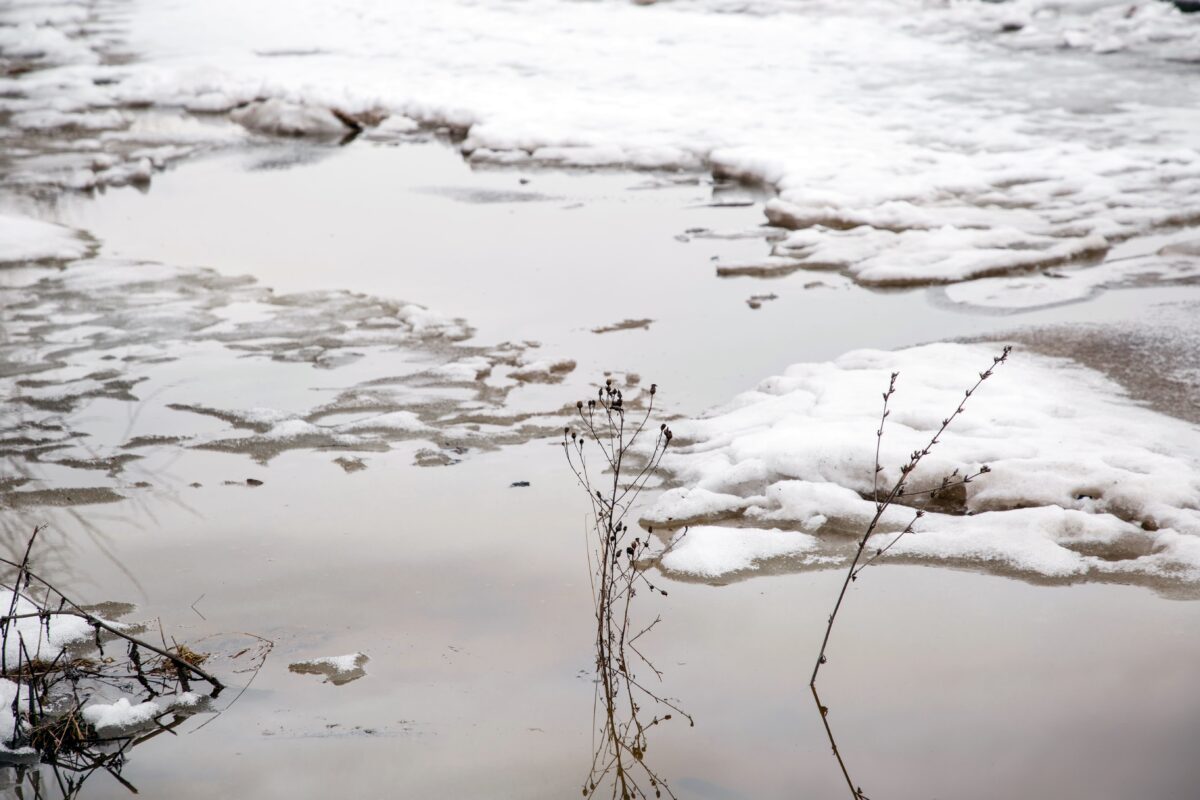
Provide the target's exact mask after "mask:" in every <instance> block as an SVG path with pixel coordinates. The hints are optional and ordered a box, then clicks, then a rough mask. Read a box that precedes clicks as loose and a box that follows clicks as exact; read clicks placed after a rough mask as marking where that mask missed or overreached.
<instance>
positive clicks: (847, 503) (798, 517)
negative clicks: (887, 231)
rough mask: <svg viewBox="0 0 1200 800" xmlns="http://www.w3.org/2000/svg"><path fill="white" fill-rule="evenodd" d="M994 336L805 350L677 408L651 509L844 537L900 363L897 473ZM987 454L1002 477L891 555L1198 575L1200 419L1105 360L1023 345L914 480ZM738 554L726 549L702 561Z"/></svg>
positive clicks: (867, 513) (929, 481) (660, 521)
mask: <svg viewBox="0 0 1200 800" xmlns="http://www.w3.org/2000/svg"><path fill="white" fill-rule="evenodd" d="M998 348H999V345H996V346H990V345H966V344H933V345H925V346H922V347H915V348H911V349H907V350H900V351H896V352H884V351H874V350H860V351H854V352H851V353H847V354H846V355H844V356H842V357H841V358H839V359H837V360H836V361H833V362H826V363H809V364H797V365H794V366H792V367H790V368H789V369H788V370H787V371H786V372H785V373H784V374H783V375H780V376H776V377H772V378H768V379H767V380H765V381H763V382H762V383H760V384H759V386H758V387H757V388H756V389H755V390H753V391H750V392H747V393H744V394H742V395H739V396H738V397H737V398H736V399H735V400H734V401H733V402H732V403H731V404H730V405H729V406H727V407H725V408H723V409H720V410H719V411H717V412H715V413H714V414H713V415H712V416H709V417H707V418H703V419H698V420H694V421H689V422H679V423H672V427H673V429H674V431H675V434H676V444H677V445H679V446H673V447H672V449H671V451H669V452H668V455H667V457H666V459H665V460H664V462H663V465H664V467H665V468H666V469H667V470H669V471H670V472H671V473H672V474H673V477H674V478H675V480H677V481H679V482H681V483H682V484H683V485H684V486H683V488H681V489H677V490H673V491H671V492H667V493H666V494H664V495H663V496H662V498H661V499H660V500H659V501H658V503H657V504H656V506H655V507H654V508H653V509H651V511H650V512H649V513H648V514H647V515H646V521H647V522H648V523H652V524H655V525H672V526H678V525H682V524H688V523H692V522H696V521H702V522H713V521H719V520H723V519H726V520H739V521H740V523H741V524H753V525H756V526H760V527H763V526H778V527H784V528H788V529H791V530H798V531H803V532H808V533H813V534H817V535H818V536H819V537H824V538H825V539H826V540H827V541H836V542H840V543H842V544H843V545H845V544H848V543H849V541H850V535H851V534H856V533H860V532H861V531H862V530H863V527H864V526H865V524H866V523H867V521H868V520H869V519H870V518H871V516H872V514H873V511H874V506H873V503H872V502H871V500H870V499H869V498H870V497H871V494H872V491H873V483H872V474H873V460H874V455H875V453H874V444H875V430H876V428H877V427H878V424H879V414H880V411H881V399H880V393H881V392H882V391H883V389H885V388H886V387H887V385H888V379H889V375H890V373H891V372H893V371H898V372H899V373H900V378H899V380H898V383H897V393H896V395H895V396H894V398H893V400H892V404H891V409H892V410H891V413H890V415H889V417H888V420H887V424H886V427H885V429H884V437H883V442H882V449H881V456H880V458H881V461H880V463H881V464H882V465H884V471H883V473H882V474H881V481H880V482H881V485H885V486H890V485H891V483H893V482H894V481H895V480H896V479H897V478H898V477H899V471H898V470H899V466H900V464H902V463H904V462H905V461H906V460H907V458H908V455H909V453H910V452H912V451H913V450H916V449H919V448H921V447H923V446H924V445H925V443H926V442H927V441H928V440H929V438H930V437H931V436H932V434H933V433H934V431H936V430H937V428H938V427H940V425H941V423H942V420H943V419H944V418H946V417H947V416H949V414H950V413H951V412H952V411H953V410H954V409H955V407H956V406H957V405H958V403H959V401H960V400H962V399H963V390H964V388H967V387H969V386H970V385H971V384H973V383H974V382H975V380H977V378H978V374H977V373H978V372H979V371H980V370H983V369H985V368H987V367H988V366H989V365H990V364H991V360H992V355H993V354H994V353H995V352H996V351H997V350H998ZM983 464H986V465H988V466H989V467H990V468H991V472H990V473H989V474H987V475H984V476H982V477H980V478H978V479H976V480H974V481H972V482H971V483H970V484H969V485H967V486H966V487H965V493H964V494H963V495H961V496H960V497H958V498H957V499H951V500H950V501H947V502H949V505H948V506H946V505H943V506H930V507H929V513H928V514H927V515H926V516H925V517H924V518H922V519H921V520H920V522H919V523H918V527H917V531H918V532H917V533H916V534H914V535H911V536H906V537H904V538H903V539H901V540H900V542H899V543H898V544H897V545H896V546H895V548H894V549H893V550H892V553H894V554H896V555H904V556H909V557H914V558H920V559H926V560H934V561H939V560H955V561H963V562H968V563H976V564H986V565H991V566H994V567H998V568H1004V569H1009V570H1017V571H1021V572H1025V573H1033V574H1038V575H1043V576H1048V577H1056V578H1061V577H1071V576H1080V577H1082V576H1089V575H1100V574H1108V575H1112V574H1122V573H1123V574H1126V575H1130V576H1138V577H1141V578H1146V577H1157V578H1168V579H1171V580H1175V581H1184V582H1189V583H1194V582H1198V581H1200V429H1197V428H1196V427H1195V426H1194V425H1191V424H1189V423H1187V422H1184V421H1181V420H1178V419H1175V418H1173V417H1169V416H1166V415H1163V414H1160V413H1158V412H1156V411H1152V410H1150V409H1147V408H1144V407H1141V406H1138V405H1137V404H1135V403H1134V402H1133V401H1131V400H1130V399H1129V397H1128V396H1127V394H1126V393H1125V391H1124V390H1123V389H1122V388H1121V387H1120V386H1118V385H1117V384H1115V383H1114V382H1112V381H1111V380H1109V379H1108V378H1106V377H1105V376H1103V375H1102V374H1100V373H1098V372H1095V371H1093V370H1090V369H1087V368H1084V367H1082V366H1080V365H1078V364H1076V363H1074V362H1071V361H1068V360H1065V359H1057V358H1050V357H1045V356H1038V355H1035V354H1032V353H1026V352H1018V353H1016V354H1015V355H1014V356H1013V357H1012V359H1011V361H1010V363H1009V364H1007V365H1004V366H1003V367H1001V368H1000V369H999V370H998V372H997V374H996V375H995V376H994V377H993V378H992V379H991V380H989V381H987V382H986V383H985V384H984V385H983V387H982V388H981V389H980V390H979V392H978V393H977V394H976V395H975V396H973V397H971V398H970V400H969V402H968V403H967V405H966V411H965V413H964V414H963V415H962V416H961V417H960V418H959V419H957V420H955V421H954V423H953V425H952V427H951V428H950V430H949V432H948V433H946V434H944V435H943V436H942V437H941V440H940V443H939V444H938V445H937V446H936V447H935V448H934V449H933V450H932V452H931V454H930V455H929V456H928V457H926V458H925V460H924V461H923V462H922V464H921V466H920V467H919V468H918V470H917V472H916V473H915V474H914V476H913V478H912V479H911V481H910V484H909V488H910V493H911V492H915V491H919V490H921V489H926V488H932V487H934V486H936V485H938V483H939V482H940V479H941V477H942V476H943V475H947V474H950V473H952V472H953V471H954V470H958V471H959V473H960V474H966V473H969V472H973V471H975V470H977V469H978V468H979V466H980V465H983ZM964 512H965V513H964ZM912 517H913V512H912V510H911V509H909V508H905V507H903V506H893V507H892V508H891V509H890V511H889V513H888V514H887V515H885V517H884V520H883V523H884V527H885V528H886V529H889V530H892V531H896V530H899V529H902V528H903V527H904V525H906V524H907V523H908V521H909V520H911V519H912ZM693 530H695V529H694V528H693ZM744 535H745V534H744V533H743V532H742V530H741V529H738V530H737V531H736V532H735V533H732V534H731V536H737V537H741V536H744ZM689 536H690V534H689ZM829 537H833V538H832V539H830V538H829ZM719 540H720V537H719V536H717V535H716V534H715V533H713V532H711V531H710V530H709V529H705V533H703V534H702V536H701V537H698V538H697V539H696V540H694V543H693V544H692V545H691V548H692V550H691V556H690V557H691V558H693V559H694V560H695V561H696V562H697V563H705V564H718V565H719V564H723V563H725V562H723V561H722V559H725V558H726V557H727V556H726V554H725V553H724V552H723V551H722V550H721V548H727V547H731V548H736V547H737V546H736V545H732V544H725V543H723V542H722V543H719V544H717V543H716V542H719ZM887 540H888V539H887V538H886V537H881V538H880V539H879V542H880V544H882V543H884V542H886V541H887ZM703 550H711V551H712V552H711V553H703V552H701V551H703ZM664 566H665V567H667V568H671V566H672V563H671V562H670V561H669V560H664ZM741 568H743V565H742V562H738V561H736V560H732V559H731V560H728V563H727V564H726V565H725V566H724V567H723V568H722V569H721V570H718V569H717V568H715V567H714V568H712V569H710V570H709V572H707V573H705V574H709V575H713V574H720V572H721V571H728V570H737V569H741Z"/></svg>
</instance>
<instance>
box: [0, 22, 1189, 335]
mask: <svg viewBox="0 0 1200 800" xmlns="http://www.w3.org/2000/svg"><path fill="white" fill-rule="evenodd" d="M47 13H49V12H47ZM43 16H44V15H41V14H34V13H33V12H31V11H30V10H29V9H28V8H24V7H23V8H21V9H15V10H13V11H12V12H6V13H0V17H5V18H6V19H8V21H10V22H11V23H13V26H12V27H10V28H6V29H0V30H2V31H4V33H3V35H2V36H0V49H3V48H7V49H6V50H5V52H9V51H11V52H12V53H24V54H26V56H28V57H33V55H31V54H36V53H41V52H45V53H48V54H53V58H54V59H56V62H55V63H63V64H69V65H70V66H69V68H68V67H63V68H60V69H51V70H45V71H41V72H40V73H35V74H33V75H31V76H26V77H22V78H19V79H12V80H11V81H9V82H10V83H12V84H13V86H19V87H20V91H19V92H17V93H14V94H13V96H11V97H9V96H6V95H0V110H9V111H12V112H14V113H15V114H16V117H15V119H16V121H17V123H18V124H20V123H21V121H22V120H24V121H25V122H26V124H38V125H50V124H55V125H57V124H72V125H74V126H77V127H78V126H87V127H92V126H95V127H97V128H100V129H102V131H103V133H102V136H103V137H106V138H104V140H103V141H104V143H105V151H106V153H112V154H115V156H116V158H117V163H113V164H109V165H107V166H105V167H103V168H99V169H97V168H95V167H94V166H93V165H91V163H90V162H89V161H87V160H86V159H84V158H83V157H82V154H75V155H76V156H78V157H73V159H74V160H72V159H67V160H66V161H64V160H63V158H61V157H60V158H58V160H56V161H54V162H53V163H51V162H46V163H42V162H38V161H36V159H35V160H34V161H33V162H32V163H31V164H26V165H25V167H26V169H24V170H23V171H21V172H20V173H19V178H20V180H21V181H27V182H37V181H39V180H48V181H55V182H58V183H60V184H61V185H66V186H72V187H78V188H88V187H92V186H99V185H106V184H108V183H121V182H125V183H128V182H131V181H134V180H145V179H146V178H147V177H148V173H146V172H145V170H144V169H142V170H140V171H138V172H134V173H130V172H128V171H126V170H124V169H123V166H122V165H123V164H125V162H127V161H128V162H130V163H132V162H133V161H135V160H137V159H138V158H140V157H135V155H134V152H133V150H132V149H131V148H129V145H130V144H132V143H134V142H136V141H137V137H138V134H137V133H136V132H135V131H125V130H123V129H122V128H123V127H124V126H125V125H126V124H127V120H125V116H126V115H125V114H124V113H123V112H117V111H115V110H114V109H115V108H122V107H135V106H139V105H148V106H150V107H152V108H155V109H160V110H161V109H177V110H178V109H183V110H190V111H195V112H204V113H207V114H222V115H227V118H228V119H229V120H230V121H232V122H235V123H240V125H241V126H244V127H245V128H248V129H251V130H254V131H256V132H259V133H268V134H279V135H305V136H309V135H316V136H339V135H341V134H343V133H345V132H346V131H348V130H349V128H348V127H347V126H346V125H345V124H344V123H343V122H342V121H341V120H340V119H339V118H338V114H345V115H350V116H352V117H354V118H355V119H363V120H367V121H370V122H371V123H375V122H381V123H382V125H381V127H380V129H379V130H380V131H381V132H387V131H392V132H399V133H404V132H408V131H411V130H412V129H413V128H414V126H417V125H422V126H426V127H446V128H450V129H452V130H455V131H458V132H461V133H462V134H464V138H463V141H462V144H461V147H462V151H463V153H464V155H466V156H467V157H468V158H469V159H470V160H471V161H472V162H497V163H503V164H515V163H519V164H549V165H559V164H564V165H572V166H581V167H603V166H614V165H616V166H624V167H635V168H657V169H687V170H691V169H710V170H712V171H713V172H715V173H716V174H719V175H723V176H734V177H738V178H745V179H750V180H755V181H763V182H765V183H768V184H770V185H772V186H774V187H776V188H777V189H778V190H779V197H778V198H777V199H776V200H775V201H773V202H772V203H771V204H770V205H769V207H768V209H767V213H768V218H769V219H770V220H772V221H773V222H775V223H776V224H779V225H782V226H784V227H789V228H794V229H795V231H794V232H793V234H792V235H791V236H790V237H789V238H788V239H787V240H786V241H784V242H782V243H780V244H779V245H778V247H777V248H776V250H777V255H778V256H781V257H788V258H793V259H795V260H796V263H799V264H801V265H806V266H810V267H835V268H837V269H840V270H843V271H845V272H846V273H847V274H850V275H853V276H854V277H855V279H857V280H860V281H862V282H864V283H870V284H885V285H890V284H906V283H925V282H952V281H963V280H968V279H971V278H975V277H994V276H996V275H998V274H1002V273H1008V272H1018V273H1027V272H1030V271H1038V270H1044V269H1047V268H1050V267H1054V266H1058V265H1065V264H1079V263H1090V261H1096V260H1099V259H1102V258H1103V257H1104V256H1105V254H1106V253H1108V252H1109V251H1110V250H1111V248H1112V247H1113V246H1114V245H1115V244H1117V243H1119V242H1121V241H1123V240H1127V239H1130V238H1136V237H1142V236H1146V235H1148V234H1150V233H1153V232H1154V231H1156V230H1158V229H1160V228H1163V227H1164V226H1171V225H1178V224H1182V223H1186V222H1188V221H1189V220H1194V219H1196V218H1197V216H1198V215H1200V200H1197V197H1200V191H1197V190H1198V189H1200V156H1198V150H1197V142H1196V139H1195V135H1194V131H1195V130H1197V129H1198V128H1200V102H1197V101H1198V100H1200V96H1198V93H1200V89H1198V88H1197V85H1196V84H1195V83H1194V82H1189V81H1186V80H1184V74H1183V73H1180V70H1181V69H1182V67H1180V66H1179V65H1178V64H1176V63H1175V62H1176V61H1178V60H1188V59H1194V58H1195V53H1196V52H1198V48H1200V19H1198V18H1197V17H1198V16H1200V15H1185V14H1182V13H1180V12H1179V11H1178V10H1177V9H1175V8H1174V7H1173V6H1172V5H1171V4H1169V3H1166V2H1158V1H1157V0H1155V1H1154V2H1150V1H1149V0H1143V1H1142V2H1132V3H1131V2H1128V0H1122V1H1121V2H1118V1H1117V0H1014V2H1008V3H985V2H975V1H974V0H952V1H951V2H941V3H929V2H923V1H922V0H865V1H864V2H856V3H842V2H835V1H834V0H813V2H806V3H795V2H789V1H788V0H742V1H741V2H733V1H732V0H696V2H689V3H657V4H652V5H638V4H634V3H624V2H611V3H563V2H558V1H557V0H528V2H524V3H521V4H519V5H516V6H514V5H513V4H511V3H507V2H501V0H413V2H409V3H405V4H403V6H395V5H394V4H390V3H386V2H384V0H349V2H348V3H345V4H340V5H338V6H337V7H336V8H334V7H332V6H330V5H328V4H319V3H317V4H301V5H297V4H294V3H289V2H286V0H262V2H257V3H241V2H237V1H236V0H213V1H212V2H210V3H203V4H194V3H192V4H189V3H171V4H167V3H158V4H153V3H143V4H141V5H140V6H139V7H138V9H137V12H136V13H133V14H131V15H129V18H128V20H127V21H126V20H123V23H127V30H125V35H126V36H127V37H128V49H129V50H131V51H133V52H135V53H137V54H138V59H137V60H135V61H134V62H133V63H131V64H123V65H122V66H121V69H120V70H119V71H116V70H114V69H113V68H111V67H108V66H105V65H103V64H102V63H99V62H101V61H102V59H100V58H99V57H98V54H99V53H101V52H102V51H103V48H104V47H105V46H106V42H105V41H104V40H103V39H96V40H93V38H90V36H89V35H75V36H67V35H65V34H64V33H63V32H62V31H60V30H58V29H57V28H54V27H51V26H49V25H47V24H46V22H45V20H43V19H42V17H43ZM56 24H59V25H61V26H63V30H64V31H68V32H76V31H75V29H74V28H73V27H71V26H75V25H80V24H82V22H81V21H80V20H78V19H77V16H76V15H74V14H69V15H66V16H65V17H63V18H62V19H60V20H59V22H58V23H56ZM781 53H786V54H787V57H786V58H780V54H781ZM1046 75H1053V76H1054V80H1053V81H1046V80H1044V78H1045V76H1046ZM98 81H99V82H98ZM1030 87H1034V88H1032V89H1031V88H1030ZM0 88H2V87H0ZM335 110H336V112H337V114H335V113H334V112H335ZM135 127H136V126H135ZM209 127H210V128H211V129H212V132H211V137H212V140H213V144H214V145H215V144H227V143H228V136H229V135H228V133H224V132H221V126H218V125H211V126H209ZM227 127H236V126H232V125H231V126H227ZM188 141H192V142H195V138H194V137H192V136H190V135H189V138H188ZM150 163H151V166H152V167H154V166H157V165H156V164H155V162H153V161H151V162H150ZM51 173H52V175H51ZM39 176H41V177H39ZM14 180H16V178H14ZM1089 260H1090V261H1089ZM1197 261H1200V257H1196V256H1195V255H1194V254H1193V255H1192V256H1190V257H1188V258H1187V259H1185V260H1183V261H1181V260H1179V259H1174V260H1170V261H1164V262H1156V266H1157V271H1155V272H1154V273H1153V276H1154V278H1155V279H1158V280H1175V279H1179V278H1183V277H1187V275H1184V274H1180V273H1179V272H1178V270H1179V268H1180V265H1181V264H1183V265H1184V266H1185V267H1186V268H1187V269H1188V270H1190V274H1194V273H1195V272H1196V270H1198V269H1200V267H1198V266H1197V264H1196V262H1197ZM1125 266H1128V267H1129V268H1130V269H1134V268H1138V269H1141V272H1140V275H1142V276H1143V277H1146V276H1149V275H1150V274H1151V273H1150V271H1148V270H1146V269H1145V265H1142V266H1141V267H1138V265H1136V264H1132V263H1131V264H1127V265H1125ZM1125 266H1119V265H1116V264H1114V265H1112V267H1111V269H1110V270H1109V271H1108V273H1106V275H1105V276H1104V278H1105V281H1106V282H1112V281H1115V282H1117V283H1121V282H1125V281H1126V279H1127V276H1126V275H1125ZM1087 272H1088V270H1084V269H1081V270H1073V271H1072V272H1071V273H1070V274H1068V275H1067V276H1066V277H1065V278H1063V279H1060V283H1061V284H1062V286H1061V287H1059V288H1056V289H1054V290H1053V292H1042V291H1041V290H1038V291H1036V292H1034V293H1032V294H1031V293H1030V292H1029V287H1028V284H1022V285H1019V286H1014V287H1012V293H1013V294H1014V297H1015V299H1012V300H1005V299H1004V298H1003V297H998V296H997V290H998V289H1002V288H1003V287H998V286H997V285H995V284H993V285H991V286H989V287H988V288H987V290H986V292H987V293H988V295H989V297H992V299H991V300H989V301H988V302H990V303H993V304H997V305H1006V304H1008V305H1015V306H1018V307H1019V306H1027V305H1029V304H1031V303H1034V302H1039V301H1036V300H1035V299H1033V298H1034V296H1035V295H1037V296H1042V295H1045V296H1047V297H1048V298H1049V299H1048V302H1056V300H1055V299H1054V298H1053V297H1049V295H1050V294H1053V293H1055V292H1063V293H1065V294H1066V295H1070V296H1071V297H1082V296H1086V295H1087V294H1089V293H1090V292H1091V291H1093V290H1095V288H1096V287H1097V286H1098V285H1099V283H1100V282H1099V281H1098V279H1097V276H1094V275H1093V276H1090V277H1086V278H1085V277H1083V275H1084V273H1087ZM1077 280H1081V281H1082V282H1081V283H1079V284H1078V285H1073V284H1075V282H1076V281H1077ZM1064 287H1066V288H1064ZM999 294H1005V292H1000V293H999ZM423 313H424V312H423V310H414V313H413V314H412V315H411V317H410V321H411V322H412V323H413V324H414V326H416V327H417V328H418V329H420V326H421V324H422V322H421V320H422V315H423Z"/></svg>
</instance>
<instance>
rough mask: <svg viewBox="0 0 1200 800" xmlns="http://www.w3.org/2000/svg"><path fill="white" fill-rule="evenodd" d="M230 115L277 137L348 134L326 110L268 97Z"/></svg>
mask: <svg viewBox="0 0 1200 800" xmlns="http://www.w3.org/2000/svg"><path fill="white" fill-rule="evenodd" d="M230 116H231V117H232V118H233V120H234V121H235V122H237V123H238V124H240V125H244V126H245V127H247V128H249V129H250V130H254V131H261V132H262V133H271V134H275V135H278V136H345V135H346V134H347V133H349V132H350V130H351V129H350V128H349V127H347V126H346V124H345V123H343V122H342V121H341V120H340V119H338V118H337V117H336V116H334V114H333V112H332V111H330V110H329V109H328V108H320V107H313V106H306V105H303V104H300V103H289V102H287V101H286V100H280V99H279V98H271V99H270V100H265V101H263V102H260V103H251V104H250V105H248V106H245V107H243V108H239V109H236V110H235V111H233V112H232V113H231V114H230Z"/></svg>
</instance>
